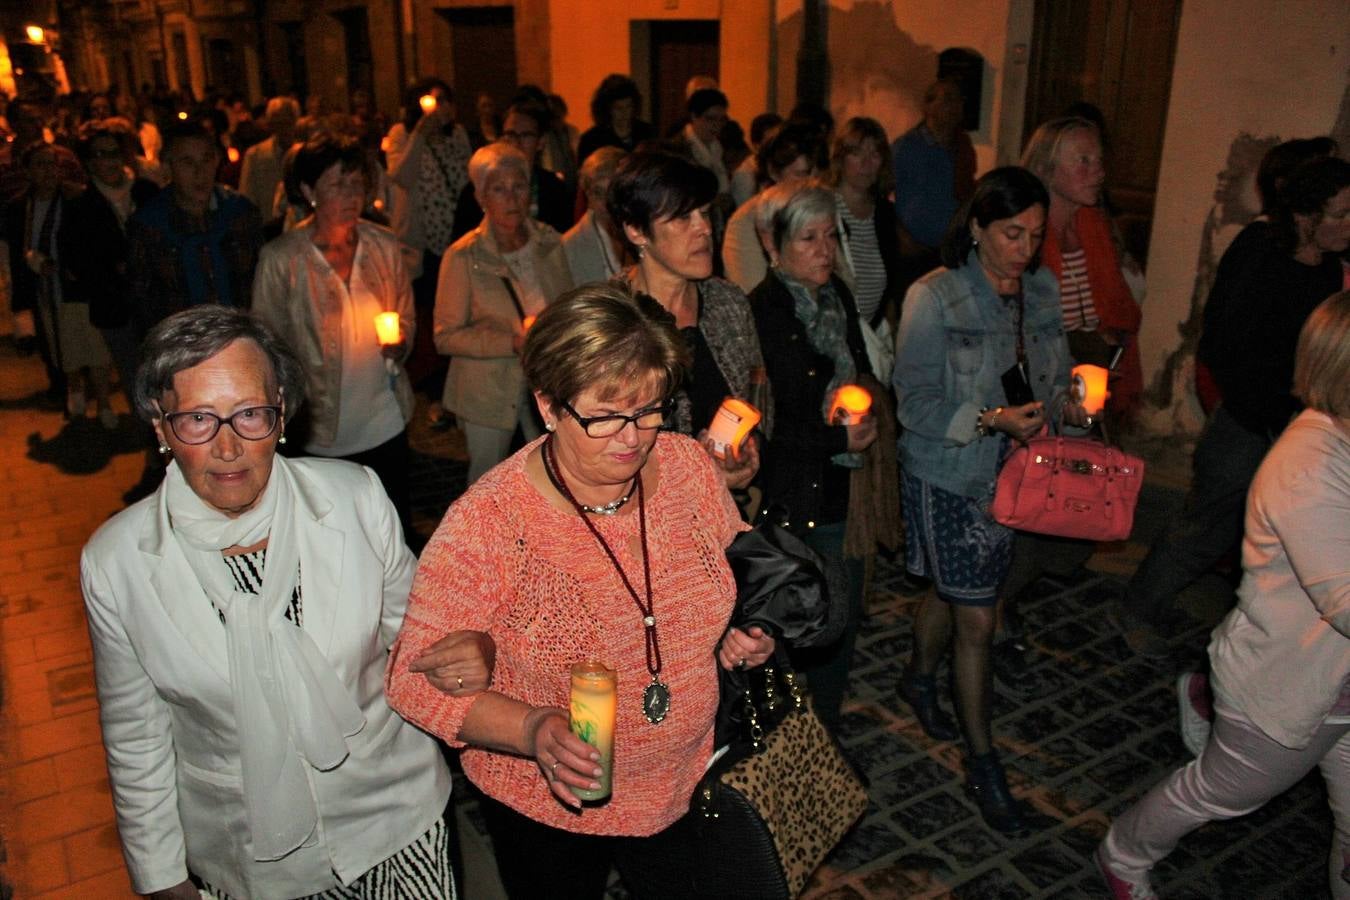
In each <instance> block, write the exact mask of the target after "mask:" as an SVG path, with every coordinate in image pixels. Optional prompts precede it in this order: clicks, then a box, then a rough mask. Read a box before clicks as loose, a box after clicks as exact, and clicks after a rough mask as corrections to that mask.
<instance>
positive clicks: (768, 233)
mask: <svg viewBox="0 0 1350 900" xmlns="http://www.w3.org/2000/svg"><path fill="white" fill-rule="evenodd" d="M757 202H758V205H757V206H756V208H755V228H756V229H757V230H758V231H759V236H760V239H761V240H763V241H767V242H768V243H769V244H770V245H772V246H773V248H774V249H775V250H777V251H779V252H780V253H781V252H782V250H783V244H784V243H785V242H787V241H790V240H792V238H794V237H796V236H797V232H799V231H801V230H802V228H804V227H805V226H806V225H807V224H808V223H810V222H814V221H816V220H817V219H821V218H828V219H830V220H831V221H833V220H834V218H835V216H836V215H837V213H838V207H837V206H836V204H835V200H834V191H832V190H830V189H829V188H826V187H823V186H822V185H821V184H820V182H818V181H808V182H805V183H803V184H794V185H786V184H775V185H773V186H772V187H769V188H765V189H764V191H763V192H762V193H761V194H760V195H759V200H758V201H757Z"/></svg>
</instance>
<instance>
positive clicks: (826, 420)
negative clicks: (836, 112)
mask: <svg viewBox="0 0 1350 900" xmlns="http://www.w3.org/2000/svg"><path fill="white" fill-rule="evenodd" d="M756 210H757V213H758V217H759V231H760V234H761V235H762V236H763V237H764V249H765V251H766V252H767V254H768V257H769V264H770V269H769V274H768V275H767V276H766V277H765V279H764V280H763V281H762V282H760V285H759V286H758V287H757V288H755V289H754V290H753V291H752V292H751V293H750V308H751V310H752V311H753V312H754V316H755V329H756V331H757V333H758V334H759V343H760V347H762V348H763V351H764V364H765V367H766V369H767V370H768V373H769V384H770V385H771V386H772V387H773V392H774V399H775V409H776V411H777V413H778V417H777V420H776V423H775V426H774V433H773V439H772V440H771V441H769V442H768V443H767V444H766V446H765V449H764V454H763V458H764V468H763V471H762V473H761V477H760V486H761V488H762V489H763V491H764V504H765V507H766V508H768V509H769V510H770V513H771V515H774V516H777V517H779V518H781V519H785V520H786V523H787V527H788V528H790V529H792V530H794V531H795V532H797V533H798V534H800V535H801V536H802V538H803V539H804V540H805V541H806V543H807V544H808V545H810V547H811V548H812V549H813V550H815V551H816V552H817V553H819V554H820V556H821V558H822V559H823V560H825V563H826V565H827V566H829V567H830V568H832V569H834V570H835V571H834V572H832V573H831V574H832V575H833V578H832V579H831V585H832V586H833V585H846V589H845V592H846V593H845V596H846V600H845V601H843V602H841V601H840V600H839V599H836V603H840V604H841V605H843V603H846V604H847V611H848V617H847V619H846V620H845V622H846V624H845V626H844V631H843V635H842V637H841V638H840V639H839V640H838V641H837V642H836V643H835V644H833V645H831V646H829V647H826V648H823V651H819V652H818V651H812V652H811V653H810V655H809V658H801V659H798V663H799V667H800V668H801V669H802V671H803V672H804V673H805V674H806V676H807V679H808V681H809V682H810V685H811V694H812V699H813V702H814V705H815V708H816V712H817V713H818V714H819V715H820V718H821V721H823V722H824V723H825V724H826V726H827V727H830V728H833V727H835V726H836V725H837V724H838V721H839V708H840V705H841V703H842V702H843V699H844V691H845V689H846V688H847V687H848V669H849V662H850V660H851V658H852V656H853V643H854V640H855V639H856V637H857V633H858V624H859V623H860V622H861V620H862V594H863V559H862V558H861V556H855V557H852V558H846V557H845V553H844V533H845V530H846V525H847V523H848V519H849V515H850V505H852V504H853V503H854V502H856V503H858V504H859V505H860V506H861V507H866V504H867V501H868V500H869V499H871V498H868V497H864V496H857V497H855V496H853V495H852V492H851V491H850V488H851V485H852V475H853V472H854V470H855V469H858V468H860V467H861V465H862V453H863V451H865V450H867V449H868V448H869V447H871V446H872V445H873V442H874V441H875V440H876V438H877V426H876V422H875V421H874V420H873V419H872V417H871V416H870V415H867V414H866V405H867V404H866V401H867V400H870V398H869V397H868V396H867V394H866V393H865V392H863V391H862V389H861V388H859V387H857V383H858V382H859V380H861V379H867V380H870V381H871V383H872V385H873V388H874V390H875V392H876V393H877V394H878V395H881V394H882V393H883V392H882V390H881V385H880V384H878V383H877V382H876V380H875V379H873V378H872V377H871V375H872V370H871V368H870V366H869V364H868V361H867V350H866V347H865V346H864V344H863V336H862V331H861V329H860V327H859V321H858V309H857V307H856V306H854V305H853V295H852V294H851V293H850V292H849V290H848V288H847V287H845V286H844V284H843V282H842V281H840V280H839V279H838V277H837V276H835V274H834V263H835V254H836V252H837V249H838V246H839V245H838V233H837V231H836V228H835V221H836V215H837V211H836V208H835V202H834V194H833V193H832V192H831V191H829V190H826V189H825V188H823V187H819V186H816V185H797V186H790V185H784V184H780V185H775V186H773V187H771V188H769V189H767V190H766V191H764V192H763V193H762V194H760V199H759V201H758V204H757V207H756ZM857 394H862V395H863V396H862V397H861V398H859V397H857V396H856V395H857ZM841 395H842V396H841ZM840 400H842V401H843V403H844V404H846V405H847V406H852V407H853V410H852V411H850V410H848V409H847V408H846V407H845V408H844V409H840V408H839V407H838V405H837V404H838V401H840ZM859 400H862V401H864V402H862V403H860V402H859ZM850 422H852V423H851V424H850ZM878 449H879V450H881V449H882V448H878ZM891 463H892V469H893V466H894V457H893V456H892V457H891ZM890 494H891V496H890V506H891V507H892V508H894V507H895V506H897V505H898V504H899V497H898V495H897V491H896V484H895V480H894V478H892V479H891V481H890Z"/></svg>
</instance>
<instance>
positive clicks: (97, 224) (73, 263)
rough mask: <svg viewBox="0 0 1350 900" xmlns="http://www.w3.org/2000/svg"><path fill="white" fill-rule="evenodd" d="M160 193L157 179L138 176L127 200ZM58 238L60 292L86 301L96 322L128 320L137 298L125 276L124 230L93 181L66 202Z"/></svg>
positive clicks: (138, 201)
mask: <svg viewBox="0 0 1350 900" xmlns="http://www.w3.org/2000/svg"><path fill="white" fill-rule="evenodd" d="M158 193H159V185H157V184H155V183H154V182H153V181H147V180H146V179H144V178H137V179H136V180H135V181H134V182H132V185H131V202H132V203H133V204H134V205H135V207H136V208H137V209H140V208H141V207H142V206H144V205H145V204H146V203H147V202H149V200H150V199H151V198H152V197H154V196H155V195H156V194H158ZM56 240H57V244H58V246H59V247H60V248H61V277H62V284H61V290H62V292H63V294H64V296H66V297H67V298H69V299H73V300H74V299H78V300H81V301H83V302H85V303H88V304H89V321H90V322H91V323H93V324H94V325H95V326H96V327H98V328H117V327H120V326H122V325H125V324H127V323H128V322H130V321H131V305H132V303H134V302H136V301H137V300H138V299H139V298H133V297H132V296H131V283H130V281H129V280H128V278H127V238H126V233H125V232H123V230H122V226H120V225H118V224H117V213H116V212H115V211H114V210H113V208H112V204H111V203H109V202H108V199H107V198H106V197H104V196H103V194H102V193H101V192H100V191H99V190H98V188H97V187H95V186H94V185H93V184H90V185H89V187H87V188H85V190H84V193H83V194H81V195H80V196H78V197H76V198H75V199H74V200H71V201H70V202H69V203H67V204H66V211H65V215H64V216H63V217H62V220H61V230H60V231H59V232H58V233H57V235H56Z"/></svg>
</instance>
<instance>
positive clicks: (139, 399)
mask: <svg viewBox="0 0 1350 900" xmlns="http://www.w3.org/2000/svg"><path fill="white" fill-rule="evenodd" d="M240 339H243V340H249V341H252V342H253V343H255V344H257V345H258V349H260V350H262V352H263V355H264V356H266V357H267V359H268V362H270V363H271V368H272V371H271V373H270V375H269V380H270V382H271V383H272V384H274V385H276V387H277V388H278V389H280V391H281V396H282V397H283V398H284V399H285V401H286V418H287V419H290V418H291V417H292V416H294V415H295V414H296V412H298V411H299V409H300V407H301V405H302V404H303V403H304V402H305V371H304V368H303V367H302V366H301V365H300V361H299V360H298V359H296V357H295V354H294V353H293V352H291V348H290V347H288V346H286V344H285V342H283V341H282V340H281V339H280V338H278V337H277V336H276V335H275V334H273V333H272V331H271V329H269V328H268V327H267V326H266V325H264V324H263V323H262V322H261V321H259V320H258V319H256V318H254V317H253V316H252V315H250V314H249V313H247V312H244V311H243V310H240V309H234V308H233V307H229V306H218V305H216V304H214V303H207V304H203V305H201V306H192V307H189V308H187V309H185V310H182V311H181V312H176V313H174V314H173V315H171V316H169V317H168V318H167V319H164V320H163V321H162V322H160V323H159V324H158V325H156V326H155V327H154V328H152V329H150V333H149V334H148V335H146V337H145V343H143V344H142V345H141V362H140V365H139V366H137V367H136V387H135V392H134V397H133V398H132V399H133V402H134V404H135V408H136V413H137V414H138V415H139V416H140V417H141V418H142V419H145V420H146V421H147V422H152V421H154V420H155V419H156V418H158V417H159V415H160V407H159V405H158V404H159V401H160V398H161V397H163V396H164V394H165V393H166V392H168V391H171V390H173V379H174V376H175V375H177V374H178V373H179V372H182V371H184V370H186V369H191V368H192V367H193V366H197V365H201V364H202V363H204V362H206V361H207V360H208V359H210V358H211V357H213V356H215V355H216V354H217V353H219V352H220V351H222V350H224V349H225V348H226V347H228V346H229V345H230V344H232V343H234V342H235V341H237V340H240Z"/></svg>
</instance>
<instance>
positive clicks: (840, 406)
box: [830, 384, 872, 425]
mask: <svg viewBox="0 0 1350 900" xmlns="http://www.w3.org/2000/svg"><path fill="white" fill-rule="evenodd" d="M871 409H872V395H871V394H869V393H867V391H865V390H863V389H862V388H860V387H858V386H857V385H856V384H846V385H843V386H841V387H840V388H839V390H837V391H835V392H834V402H833V403H832V404H830V421H835V420H836V417H837V415H838V414H839V413H843V414H844V424H845V425H857V424H858V423H859V422H861V421H862V420H863V416H865V415H867V413H868V412H869V411H870V410H871Z"/></svg>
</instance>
